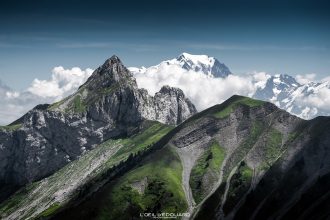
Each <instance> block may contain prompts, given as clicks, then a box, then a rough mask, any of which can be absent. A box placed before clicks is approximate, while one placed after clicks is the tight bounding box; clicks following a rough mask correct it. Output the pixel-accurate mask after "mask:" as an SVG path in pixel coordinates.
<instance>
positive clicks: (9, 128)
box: [0, 124, 22, 131]
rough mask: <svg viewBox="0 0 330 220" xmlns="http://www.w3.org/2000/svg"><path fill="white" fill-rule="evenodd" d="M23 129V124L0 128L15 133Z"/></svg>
mask: <svg viewBox="0 0 330 220" xmlns="http://www.w3.org/2000/svg"><path fill="white" fill-rule="evenodd" d="M21 127H22V124H13V125H6V126H0V130H1V129H3V130H6V131H15V130H17V129H19V128H21Z"/></svg>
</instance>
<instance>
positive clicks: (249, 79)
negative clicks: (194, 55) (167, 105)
mask: <svg viewBox="0 0 330 220" xmlns="http://www.w3.org/2000/svg"><path fill="white" fill-rule="evenodd" d="M134 76H135V78H136V81H137V84H138V86H139V87H141V88H145V89H147V90H148V92H149V93H150V94H152V95H153V94H154V93H156V92H157V91H159V90H160V88H161V87H162V86H163V85H169V86H172V87H178V88H180V89H182V90H183V92H184V93H185V95H186V96H187V97H188V98H189V99H190V100H191V101H192V102H193V103H194V104H195V106H196V108H197V109H198V110H199V111H201V110H203V109H205V108H208V107H210V106H212V105H215V104H219V103H221V102H223V101H225V100H226V99H228V98H229V97H231V96H232V95H234V94H238V95H244V96H252V95H253V94H254V92H255V90H256V89H257V87H258V86H259V87H261V86H264V84H265V82H266V80H267V74H266V73H253V74H248V75H244V76H238V75H229V76H228V77H226V78H213V77H209V76H207V75H205V74H203V73H201V72H194V71H182V68H180V67H179V66H175V65H173V66H168V67H166V68H165V69H163V70H161V71H159V70H157V71H155V70H153V69H152V68H151V69H148V70H147V71H146V72H145V73H141V72H136V73H134Z"/></svg>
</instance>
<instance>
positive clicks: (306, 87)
mask: <svg viewBox="0 0 330 220" xmlns="http://www.w3.org/2000/svg"><path fill="white" fill-rule="evenodd" d="M327 92H330V83H329V82H322V83H316V82H310V83H308V84H300V83H298V82H297V81H296V79H295V78H293V77H292V76H289V75H286V74H278V75H274V76H271V77H270V78H269V79H268V80H267V82H266V84H265V86H264V87H261V88H258V89H257V90H256V92H255V94H254V95H253V97H254V98H257V99H261V100H267V101H271V102H272V103H274V104H276V105H277V106H278V107H280V108H282V109H285V110H286V111H288V112H290V113H293V114H295V115H298V116H300V117H302V118H305V119H310V118H313V117H316V116H319V115H330V111H329V110H328V111H327V110H325V109H324V107H325V106H324V104H323V103H321V102H322V100H321V99H322V97H321V96H322V95H323V94H324V93H327Z"/></svg>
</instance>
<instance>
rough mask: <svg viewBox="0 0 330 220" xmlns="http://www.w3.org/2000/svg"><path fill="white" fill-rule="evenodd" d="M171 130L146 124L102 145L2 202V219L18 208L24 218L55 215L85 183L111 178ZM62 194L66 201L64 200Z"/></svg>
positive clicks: (150, 123)
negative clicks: (110, 174) (115, 169)
mask: <svg viewBox="0 0 330 220" xmlns="http://www.w3.org/2000/svg"><path fill="white" fill-rule="evenodd" d="M171 129H172V127H170V126H167V125H163V124H161V123H159V122H146V123H145V125H144V129H143V130H142V131H140V132H139V133H137V134H136V135H134V136H132V137H130V138H125V139H118V140H108V141H106V142H104V143H102V144H101V145H99V146H97V147H96V148H95V149H93V150H91V151H89V152H88V153H86V154H85V155H83V156H82V157H81V158H79V159H77V160H74V161H73V162H71V163H69V164H68V165H66V166H64V167H63V168H62V169H60V170H59V171H57V172H56V173H54V174H53V175H51V176H50V177H47V178H45V179H43V180H41V181H38V182H35V183H33V184H30V185H28V186H26V187H24V188H22V189H21V190H19V191H18V192H17V193H15V194H14V195H12V196H11V197H10V198H9V199H7V200H6V201H4V202H3V203H1V204H0V218H4V217H7V216H10V215H11V214H13V215H17V213H16V214H15V211H17V210H18V209H22V210H21V212H20V213H19V216H21V217H22V218H28V217H30V216H34V217H36V215H39V214H40V213H42V212H43V215H50V212H51V214H53V212H55V211H58V210H59V209H60V208H61V207H62V206H64V205H65V204H66V202H68V199H70V198H74V197H76V196H78V195H79V191H81V190H82V187H83V186H84V185H85V184H87V183H89V182H92V183H94V184H97V182H98V180H102V178H105V177H107V172H108V171H109V170H111V169H113V167H114V166H117V165H118V164H120V163H123V162H124V161H126V160H127V159H128V158H129V157H130V155H132V154H137V152H143V151H147V150H148V149H149V148H150V147H151V146H152V144H153V143H155V142H157V141H158V140H160V139H161V138H162V137H163V136H164V135H166V134H167V133H168V132H169V131H170V130H171ZM62 195H65V198H66V199H64V200H62V199H61V197H62ZM31 201H37V202H34V203H31ZM55 204H56V205H55ZM55 207H56V209H55ZM45 210H48V211H46V212H45ZM41 216H42V215H41Z"/></svg>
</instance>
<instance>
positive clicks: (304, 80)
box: [295, 73, 316, 84]
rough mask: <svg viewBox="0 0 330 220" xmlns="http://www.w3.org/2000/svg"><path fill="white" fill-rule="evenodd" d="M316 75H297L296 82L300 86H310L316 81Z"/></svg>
mask: <svg viewBox="0 0 330 220" xmlns="http://www.w3.org/2000/svg"><path fill="white" fill-rule="evenodd" d="M315 77H316V74H315V73H310V74H305V75H296V77H295V78H296V80H297V82H298V83H300V84H308V83H310V82H313V81H315Z"/></svg>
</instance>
